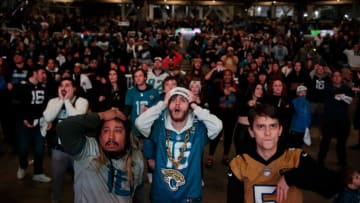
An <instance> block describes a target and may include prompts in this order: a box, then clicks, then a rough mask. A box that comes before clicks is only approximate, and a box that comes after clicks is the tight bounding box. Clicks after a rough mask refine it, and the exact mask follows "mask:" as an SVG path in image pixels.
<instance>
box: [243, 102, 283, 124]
mask: <svg viewBox="0 0 360 203" xmlns="http://www.w3.org/2000/svg"><path fill="white" fill-rule="evenodd" d="M260 116H264V117H270V118H272V119H277V120H278V121H279V123H280V125H281V120H280V116H279V113H278V111H277V110H276V108H275V107H274V106H272V105H270V104H258V105H256V106H255V107H254V108H252V109H250V111H249V117H248V118H249V123H250V128H252V127H253V124H254V120H255V118H256V117H260Z"/></svg>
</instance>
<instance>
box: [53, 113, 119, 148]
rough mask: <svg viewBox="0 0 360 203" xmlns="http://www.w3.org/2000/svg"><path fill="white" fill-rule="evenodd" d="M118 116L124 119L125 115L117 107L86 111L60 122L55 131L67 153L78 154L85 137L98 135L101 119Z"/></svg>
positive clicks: (105, 119) (82, 146)
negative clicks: (95, 111) (102, 110)
mask: <svg viewBox="0 0 360 203" xmlns="http://www.w3.org/2000/svg"><path fill="white" fill-rule="evenodd" d="M114 118H120V119H123V120H125V119H126V117H125V115H124V114H123V113H122V112H120V111H119V110H118V109H110V110H107V111H104V112H99V113H88V114H84V115H78V116H73V117H70V118H68V119H65V120H64V121H62V122H60V123H59V125H58V126H57V129H56V132H57V135H58V136H59V137H60V140H61V143H62V145H63V147H64V150H65V151H66V152H68V153H69V154H72V155H76V154H79V153H80V152H81V151H82V150H83V148H84V146H85V143H86V137H96V136H98V130H99V128H100V127H101V125H102V121H107V120H111V119H114Z"/></svg>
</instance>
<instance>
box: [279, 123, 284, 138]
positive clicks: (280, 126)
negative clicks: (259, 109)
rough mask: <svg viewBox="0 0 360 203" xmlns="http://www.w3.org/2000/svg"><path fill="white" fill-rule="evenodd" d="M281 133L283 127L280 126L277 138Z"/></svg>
mask: <svg viewBox="0 0 360 203" xmlns="http://www.w3.org/2000/svg"><path fill="white" fill-rule="evenodd" d="M282 131H283V127H282V125H280V129H279V137H280V136H281V134H282Z"/></svg>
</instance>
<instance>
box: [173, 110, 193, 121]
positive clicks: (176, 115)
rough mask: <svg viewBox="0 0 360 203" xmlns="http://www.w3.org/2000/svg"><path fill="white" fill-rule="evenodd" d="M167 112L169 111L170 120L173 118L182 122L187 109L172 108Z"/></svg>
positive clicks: (186, 114) (185, 116)
mask: <svg viewBox="0 0 360 203" xmlns="http://www.w3.org/2000/svg"><path fill="white" fill-rule="evenodd" d="M169 112H170V117H171V120H173V121H175V122H182V121H185V120H186V118H187V116H188V112H189V111H181V110H177V109H174V110H171V111H169Z"/></svg>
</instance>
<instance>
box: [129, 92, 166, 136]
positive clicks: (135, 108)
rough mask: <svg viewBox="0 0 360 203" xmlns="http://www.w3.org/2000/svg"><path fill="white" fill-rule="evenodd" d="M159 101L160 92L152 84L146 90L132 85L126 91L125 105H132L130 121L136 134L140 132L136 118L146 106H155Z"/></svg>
mask: <svg viewBox="0 0 360 203" xmlns="http://www.w3.org/2000/svg"><path fill="white" fill-rule="evenodd" d="M158 101H159V94H158V92H157V91H156V90H155V89H154V88H152V87H151V86H148V88H146V90H144V91H140V90H138V89H137V88H136V87H132V88H130V89H129V90H128V91H127V92H126V97H125V105H127V106H131V107H132V108H131V114H130V121H131V125H132V127H133V128H132V129H133V132H134V133H135V135H137V136H139V132H138V131H137V130H136V127H135V119H136V118H137V117H138V116H139V115H140V114H141V113H142V112H143V111H144V108H149V107H151V106H154V105H155V104H156V103H157V102H158Z"/></svg>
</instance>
